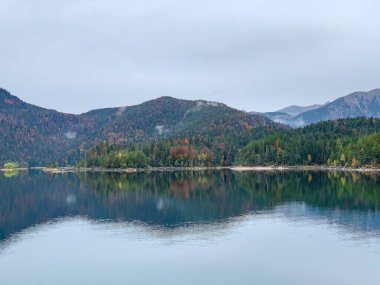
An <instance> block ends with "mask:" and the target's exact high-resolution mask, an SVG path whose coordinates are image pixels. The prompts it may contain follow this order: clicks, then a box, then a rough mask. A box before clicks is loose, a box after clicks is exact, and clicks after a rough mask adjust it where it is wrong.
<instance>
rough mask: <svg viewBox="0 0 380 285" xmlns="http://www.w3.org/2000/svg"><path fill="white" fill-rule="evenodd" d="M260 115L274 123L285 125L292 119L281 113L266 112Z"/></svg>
mask: <svg viewBox="0 0 380 285" xmlns="http://www.w3.org/2000/svg"><path fill="white" fill-rule="evenodd" d="M262 115H263V116H265V117H267V118H268V119H271V120H272V121H274V122H277V123H281V124H286V125H287V124H288V123H289V121H290V120H292V119H293V116H291V115H289V114H287V113H283V112H267V113H262Z"/></svg>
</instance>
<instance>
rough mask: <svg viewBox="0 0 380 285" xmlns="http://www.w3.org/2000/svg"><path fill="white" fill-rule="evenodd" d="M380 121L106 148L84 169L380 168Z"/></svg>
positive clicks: (84, 163) (85, 163) (95, 151)
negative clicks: (246, 136) (245, 137)
mask: <svg viewBox="0 0 380 285" xmlns="http://www.w3.org/2000/svg"><path fill="white" fill-rule="evenodd" d="M379 131H380V121H379V120H378V119H366V118H355V119H340V120H335V121H327V122H321V123H317V124H313V125H310V126H308V127H305V128H301V129H285V128H284V129H277V130H274V131H272V132H259V133H258V134H257V136H256V137H255V138H253V139H252V141H250V142H249V143H247V144H246V145H242V144H241V140H239V139H238V138H236V140H235V141H234V140H233V138H229V140H228V141H227V142H226V143H223V142H218V141H217V140H215V141H213V140H212V136H207V137H202V136H191V137H184V138H180V139H166V140H160V141H156V142H153V143H148V144H109V143H102V144H99V145H97V146H96V147H95V148H93V149H91V150H90V151H89V152H88V153H86V154H85V155H84V156H85V157H83V159H82V160H81V162H80V164H79V165H80V166H87V167H104V168H130V167H131V168H145V167H148V166H150V167H164V166H174V167H193V166H232V165H274V164H275V165H306V164H308V165H315V164H317V165H334V166H350V167H359V166H374V165H379V164H380V133H379Z"/></svg>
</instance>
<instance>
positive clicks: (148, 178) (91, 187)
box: [0, 170, 380, 239]
mask: <svg viewBox="0 0 380 285" xmlns="http://www.w3.org/2000/svg"><path fill="white" fill-rule="evenodd" d="M292 203H303V204H306V205H308V206H310V207H312V208H313V209H314V210H313V211H310V213H306V214H310V215H316V214H318V215H322V216H326V217H328V215H330V214H328V213H337V212H338V211H339V214H340V217H341V218H342V221H343V220H344V223H345V224H346V225H348V226H352V227H355V228H358V227H359V228H361V227H363V228H365V227H366V228H368V227H371V228H373V229H376V230H377V229H380V217H379V216H380V215H379V214H378V209H379V204H380V183H379V176H377V175H371V174H359V173H348V172H295V171H294V172H293V171H290V172H243V173H235V172H231V171H227V170H220V171H194V172H192V171H188V172H152V173H133V174H125V173H124V174H123V173H122V174H119V173H82V174H78V175H77V174H72V173H71V174H70V173H66V174H57V175H47V174H44V173H42V172H38V171H35V172H30V173H29V174H28V173H20V174H19V176H17V177H5V175H1V176H0V236H1V239H6V238H7V237H9V236H10V235H12V234H13V233H15V232H18V231H20V230H22V229H25V228H28V227H30V226H33V225H35V224H39V223H43V222H46V221H49V220H51V219H55V218H59V217H65V216H75V215H80V216H86V217H89V218H92V219H96V220H111V221H139V222H143V223H146V224H152V225H159V226H163V227H178V226H181V225H183V224H184V223H189V222H191V223H200V222H201V223H210V222H215V221H220V222H223V221H225V220H228V219H230V218H231V217H236V216H240V215H245V214H247V213H256V212H268V213H270V212H271V211H272V210H274V209H276V206H278V205H287V204H292ZM315 209H317V211H315ZM369 212H371V213H372V214H371V215H366V214H365V213H369ZM368 217H371V221H369V220H368V219H369V218H368Z"/></svg>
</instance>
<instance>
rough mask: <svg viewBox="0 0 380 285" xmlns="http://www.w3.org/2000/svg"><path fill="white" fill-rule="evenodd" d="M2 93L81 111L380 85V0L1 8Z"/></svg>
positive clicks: (253, 100)
mask: <svg viewBox="0 0 380 285" xmlns="http://www.w3.org/2000/svg"><path fill="white" fill-rule="evenodd" d="M1 5H2V7H1V9H0V62H1V65H0V86H2V87H4V88H7V89H9V90H10V91H11V92H12V93H14V94H15V95H17V96H19V97H21V98H22V99H24V100H26V101H29V102H32V103H34V104H38V105H41V106H44V107H49V108H55V109H58V110H61V111H66V112H75V113H80V112H84V111H87V110H89V109H92V108H99V107H106V106H124V105H132V104H137V103H140V102H143V101H145V100H148V99H153V98H156V97H159V96H164V95H165V96H166V95H169V96H174V97H179V98H188V99H206V100H212V101H221V102H223V103H226V104H229V105H231V106H233V107H236V108H239V109H245V110H256V111H264V110H274V109H277V108H280V107H283V106H286V105H289V104H311V103H323V102H325V101H328V100H332V99H334V98H336V97H338V96H342V95H345V94H347V93H349V92H352V91H356V90H369V89H373V88H376V87H380V86H379V83H378V74H380V64H379V63H380V59H379V57H378V50H379V48H380V35H379V33H378V27H379V26H380V18H379V17H378V15H377V11H379V8H380V3H378V1H371V0H364V1H354V0H346V1H344V0H329V1H327V0H318V1H317V0H311V1H301V0H290V1H283V0H266V1H264V0H262V1H257V0H256V1H255V0H251V1H249V0H236V1H220V0H219V1H216V0H203V1H200V0H193V1H178V0H177V1H174V0H172V1H169V0H165V1H158V0H139V1H137V0H136V1H122V0H108V1H105V0H79V1H74V0H69V1H47V0H45V1H43V0H36V1H26V0H24V1H22V0H19V1H14V0H13V1H11V0H3V1H1Z"/></svg>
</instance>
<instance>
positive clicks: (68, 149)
mask: <svg viewBox="0 0 380 285" xmlns="http://www.w3.org/2000/svg"><path fill="white" fill-rule="evenodd" d="M280 128H284V126H281V125H279V124H276V123H274V122H272V121H271V120H269V119H267V118H265V117H263V116H260V115H251V114H247V113H245V112H241V111H238V110H235V109H233V108H230V107H228V106H226V105H224V104H221V103H215V102H207V101H200V100H198V101H190V100H179V99H175V98H171V97H161V98H158V99H156V100H152V101H148V102H145V103H143V104H140V105H136V106H130V107H120V108H108V109H99V110H93V111H90V112H88V113H84V114H81V115H72V114H64V113H60V112H57V111H55V110H48V109H44V108H40V107H37V106H34V105H31V104H27V103H25V102H23V101H22V100H20V99H19V98H17V97H15V96H13V95H11V94H10V93H9V92H8V91H6V90H4V89H0V133H1V137H0V163H1V165H2V164H3V163H4V162H7V161H16V162H22V163H26V164H29V165H30V166H39V165H46V164H47V163H50V162H52V161H58V162H59V164H61V165H66V164H73V163H76V162H77V160H79V159H80V157H81V155H83V153H81V152H80V149H82V150H83V149H87V148H91V147H93V146H95V145H97V144H99V143H101V142H109V143H115V144H134V143H148V142H151V141H153V140H157V139H162V138H183V137H202V139H203V140H205V141H213V142H214V143H218V144H221V145H220V147H222V148H223V144H224V143H235V144H236V145H240V146H243V145H244V144H246V143H248V142H249V141H250V140H251V139H253V138H255V137H259V136H261V135H263V134H268V133H272V132H273V131H275V130H277V129H280Z"/></svg>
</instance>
